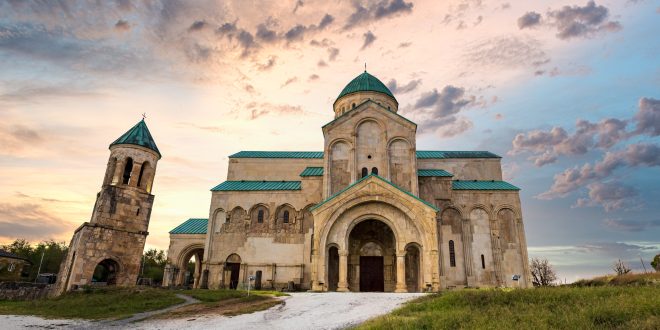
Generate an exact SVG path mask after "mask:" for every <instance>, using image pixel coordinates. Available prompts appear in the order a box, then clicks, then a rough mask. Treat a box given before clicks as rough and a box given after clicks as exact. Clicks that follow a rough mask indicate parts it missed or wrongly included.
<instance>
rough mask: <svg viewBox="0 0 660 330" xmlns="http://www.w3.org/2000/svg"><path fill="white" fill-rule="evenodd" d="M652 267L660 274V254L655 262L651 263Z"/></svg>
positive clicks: (654, 259)
mask: <svg viewBox="0 0 660 330" xmlns="http://www.w3.org/2000/svg"><path fill="white" fill-rule="evenodd" d="M651 267H653V269H655V271H656V272H660V254H657V255H656V256H655V258H653V261H651Z"/></svg>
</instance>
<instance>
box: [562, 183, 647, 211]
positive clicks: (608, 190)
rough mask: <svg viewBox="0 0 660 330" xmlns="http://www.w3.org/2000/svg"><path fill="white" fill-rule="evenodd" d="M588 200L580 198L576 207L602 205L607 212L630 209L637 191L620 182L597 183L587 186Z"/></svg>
mask: <svg viewBox="0 0 660 330" xmlns="http://www.w3.org/2000/svg"><path fill="white" fill-rule="evenodd" d="M587 189H588V190H589V197H588V198H580V199H578V200H577V201H576V203H575V205H574V207H585V206H596V205H601V206H602V207H603V208H604V209H605V211H606V212H610V211H614V210H618V209H622V208H629V207H631V206H633V205H632V204H633V202H634V201H633V199H634V198H635V197H636V196H637V190H636V189H635V188H633V187H631V186H628V185H626V184H623V183H621V182H619V181H613V182H607V183H601V182H595V183H592V184H589V185H588V186H587Z"/></svg>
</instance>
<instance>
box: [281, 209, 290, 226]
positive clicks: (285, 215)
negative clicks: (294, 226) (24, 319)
mask: <svg viewBox="0 0 660 330" xmlns="http://www.w3.org/2000/svg"><path fill="white" fill-rule="evenodd" d="M282 219H283V220H282V222H284V223H289V211H284V215H283V216H282Z"/></svg>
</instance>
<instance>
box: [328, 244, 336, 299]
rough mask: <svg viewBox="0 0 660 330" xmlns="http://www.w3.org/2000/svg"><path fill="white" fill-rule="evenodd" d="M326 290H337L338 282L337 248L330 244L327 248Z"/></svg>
mask: <svg viewBox="0 0 660 330" xmlns="http://www.w3.org/2000/svg"><path fill="white" fill-rule="evenodd" d="M327 265H328V291H337V286H338V284H339V249H337V247H336V246H331V247H330V248H329V249H328V263H327Z"/></svg>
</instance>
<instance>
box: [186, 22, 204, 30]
mask: <svg viewBox="0 0 660 330" xmlns="http://www.w3.org/2000/svg"><path fill="white" fill-rule="evenodd" d="M207 26H208V24H207V23H206V22H205V21H195V22H193V23H192V24H191V25H190V27H189V28H188V32H196V31H201V30H204V28H206V27H207Z"/></svg>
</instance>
